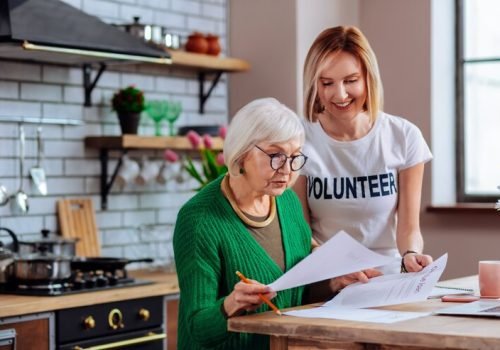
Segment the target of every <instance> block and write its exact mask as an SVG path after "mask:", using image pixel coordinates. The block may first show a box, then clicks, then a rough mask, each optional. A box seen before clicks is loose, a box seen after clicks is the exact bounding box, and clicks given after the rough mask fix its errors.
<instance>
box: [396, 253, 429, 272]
mask: <svg viewBox="0 0 500 350" xmlns="http://www.w3.org/2000/svg"><path fill="white" fill-rule="evenodd" d="M432 261H433V259H432V257H431V256H430V255H427V254H417V253H407V254H405V256H404V257H403V265H404V267H405V268H406V271H408V272H418V271H420V270H422V269H423V268H424V267H426V266H427V265H429V264H430V263H432Z"/></svg>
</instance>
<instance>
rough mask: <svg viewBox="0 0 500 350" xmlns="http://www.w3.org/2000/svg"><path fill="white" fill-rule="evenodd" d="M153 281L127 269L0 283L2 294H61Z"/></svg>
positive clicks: (150, 282)
mask: <svg viewBox="0 0 500 350" xmlns="http://www.w3.org/2000/svg"><path fill="white" fill-rule="evenodd" d="M153 283H154V282H152V281H146V280H140V279H134V278H130V277H128V275H127V271H126V270H114V271H112V272H111V271H106V272H104V271H101V270H99V271H87V272H81V271H78V270H77V271H74V272H73V273H72V274H71V277H69V278H68V279H64V280H49V281H39V280H9V282H8V283H6V284H0V294H17V295H34V296H59V295H67V294H77V293H88V292H97V291H101V290H109V289H116V288H126V287H134V286H143V285H148V284H153Z"/></svg>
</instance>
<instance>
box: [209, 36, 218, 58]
mask: <svg viewBox="0 0 500 350" xmlns="http://www.w3.org/2000/svg"><path fill="white" fill-rule="evenodd" d="M206 39H207V42H208V51H207V54H209V55H212V56H217V55H218V54H219V53H220V51H221V47H220V43H219V37H218V36H217V35H212V34H208V35H207V37H206Z"/></svg>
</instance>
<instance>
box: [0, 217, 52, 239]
mask: <svg viewBox="0 0 500 350" xmlns="http://www.w3.org/2000/svg"><path fill="white" fill-rule="evenodd" d="M2 226H4V227H7V228H9V229H11V230H12V231H14V233H15V234H16V235H22V234H39V233H40V230H41V229H42V228H43V217H42V216H35V215H29V216H27V215H25V216H12V217H8V218H5V217H4V218H2Z"/></svg>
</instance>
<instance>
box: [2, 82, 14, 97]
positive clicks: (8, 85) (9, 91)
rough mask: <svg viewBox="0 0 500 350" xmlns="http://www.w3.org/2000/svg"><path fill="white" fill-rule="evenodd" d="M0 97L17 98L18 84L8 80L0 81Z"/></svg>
mask: <svg viewBox="0 0 500 350" xmlns="http://www.w3.org/2000/svg"><path fill="white" fill-rule="evenodd" d="M0 97H1V98H19V84H18V83H15V82H10V81H0Z"/></svg>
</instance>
